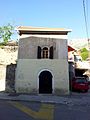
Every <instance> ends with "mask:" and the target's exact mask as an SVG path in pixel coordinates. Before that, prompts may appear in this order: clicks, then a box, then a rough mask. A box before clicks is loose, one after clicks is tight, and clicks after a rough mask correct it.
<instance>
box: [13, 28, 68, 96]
mask: <svg viewBox="0 0 90 120" xmlns="http://www.w3.org/2000/svg"><path fill="white" fill-rule="evenodd" d="M17 29H18V32H19V35H20V38H19V48H18V61H17V68H16V79H15V80H16V81H15V90H16V92H17V93H30V94H53V95H61V94H69V73H68V46H67V39H68V38H67V34H68V32H70V30H68V29H60V28H57V29H56V28H34V27H24V26H20V27H18V28H17Z"/></svg>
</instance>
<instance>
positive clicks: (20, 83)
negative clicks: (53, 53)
mask: <svg viewBox="0 0 90 120" xmlns="http://www.w3.org/2000/svg"><path fill="white" fill-rule="evenodd" d="M42 70H49V71H51V73H52V75H53V94H57V95H59V94H60V95H61V94H68V93H69V80H68V79H69V78H68V63H67V62H66V60H65V59H61V60H58V59H55V60H50V59H49V60H44V59H40V60H36V59H19V60H18V66H17V73H16V83H15V86H16V88H15V89H16V91H17V92H21V93H22V92H23V93H27V92H28V93H32V94H36V93H38V89H39V79H38V76H39V74H40V72H41V71H42Z"/></svg>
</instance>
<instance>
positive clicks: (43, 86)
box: [39, 70, 52, 94]
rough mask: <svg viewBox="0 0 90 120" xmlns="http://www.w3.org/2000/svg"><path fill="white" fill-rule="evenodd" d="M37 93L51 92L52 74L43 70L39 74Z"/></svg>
mask: <svg viewBox="0 0 90 120" xmlns="http://www.w3.org/2000/svg"><path fill="white" fill-rule="evenodd" d="M39 93H40V94H51V93H52V74H51V72H49V71H47V70H45V71H42V72H41V73H40V75H39Z"/></svg>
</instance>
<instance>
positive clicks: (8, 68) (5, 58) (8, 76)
mask: <svg viewBox="0 0 90 120" xmlns="http://www.w3.org/2000/svg"><path fill="white" fill-rule="evenodd" d="M17 54H18V46H3V47H1V48H0V82H2V83H1V84H0V91H6V92H14V82H15V69H16V61H17Z"/></svg>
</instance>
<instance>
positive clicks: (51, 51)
mask: <svg viewBox="0 0 90 120" xmlns="http://www.w3.org/2000/svg"><path fill="white" fill-rule="evenodd" d="M49 58H50V59H53V46H52V47H50V56H49Z"/></svg>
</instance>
